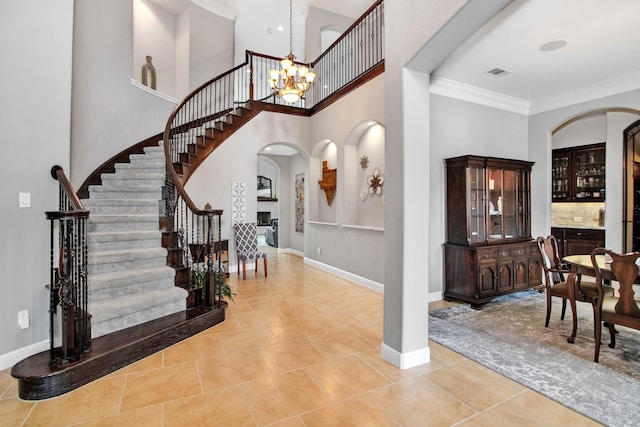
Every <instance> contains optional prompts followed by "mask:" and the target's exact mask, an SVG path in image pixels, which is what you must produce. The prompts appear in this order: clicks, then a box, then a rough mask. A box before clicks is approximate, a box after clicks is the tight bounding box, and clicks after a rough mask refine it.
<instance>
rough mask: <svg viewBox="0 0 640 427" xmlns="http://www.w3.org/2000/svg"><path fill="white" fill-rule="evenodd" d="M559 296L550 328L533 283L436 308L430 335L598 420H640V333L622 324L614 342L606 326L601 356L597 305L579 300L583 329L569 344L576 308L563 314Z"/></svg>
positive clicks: (632, 422)
mask: <svg viewBox="0 0 640 427" xmlns="http://www.w3.org/2000/svg"><path fill="white" fill-rule="evenodd" d="M553 302H554V305H553V310H552V312H551V321H550V323H549V327H548V328H545V327H544V318H545V313H546V297H545V295H544V294H542V293H539V292H537V291H534V290H529V291H523V292H518V293H514V294H509V295H505V296H501V297H498V298H495V299H494V300H493V301H492V302H491V303H489V304H487V305H485V306H484V307H483V309H482V310H473V309H471V308H470V306H469V305H467V304H460V305H457V306H454V307H450V308H444V309H440V310H435V311H432V312H431V313H430V314H429V338H430V339H432V340H433V341H435V342H437V343H439V344H442V345H443V346H445V347H447V348H450V349H451V350H454V351H455V352H457V353H460V354H462V355H464V356H466V357H468V358H470V359H472V360H474V361H476V362H478V363H480V364H482V365H484V366H486V367H488V368H489V369H492V370H494V371H496V372H498V373H500V374H502V375H504V376H506V377H508V378H511V379H512V380H514V381H516V382H518V383H520V384H522V385H524V386H526V387H529V388H531V389H533V390H535V391H537V392H538V393H540V394H543V395H545V396H547V397H549V398H551V399H553V400H555V401H557V402H559V403H561V404H563V405H565V406H567V407H569V408H571V409H573V410H574V411H576V412H579V413H581V414H583V415H585V416H587V417H589V418H591V419H593V420H595V421H597V422H599V423H602V424H604V425H608V426H638V425H640V332H639V331H635V330H631V329H627V328H622V327H620V328H618V330H619V334H617V335H616V348H613V349H611V348H609V347H608V346H607V344H608V343H609V331H608V329H606V328H604V329H603V332H602V342H603V344H602V346H601V347H600V363H594V362H593V351H594V344H593V311H592V309H591V306H590V305H589V304H584V303H578V308H577V311H578V335H577V337H576V340H575V343H574V344H569V343H567V337H568V336H569V335H571V310H570V308H569V307H567V315H566V317H565V320H564V321H561V320H560V310H561V306H562V304H561V300H560V299H557V298H554V301H553Z"/></svg>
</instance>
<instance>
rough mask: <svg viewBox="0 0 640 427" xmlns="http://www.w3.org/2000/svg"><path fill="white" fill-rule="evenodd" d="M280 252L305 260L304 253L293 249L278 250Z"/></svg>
mask: <svg viewBox="0 0 640 427" xmlns="http://www.w3.org/2000/svg"><path fill="white" fill-rule="evenodd" d="M278 252H280V253H283V254H291V255H295V256H299V257H300V258H304V252H300V251H297V250H295V249H291V248H278Z"/></svg>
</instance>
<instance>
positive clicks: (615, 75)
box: [152, 0, 640, 114]
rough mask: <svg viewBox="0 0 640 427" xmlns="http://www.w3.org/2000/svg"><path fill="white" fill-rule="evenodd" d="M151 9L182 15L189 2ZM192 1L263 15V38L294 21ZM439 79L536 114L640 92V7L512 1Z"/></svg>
mask: <svg viewBox="0 0 640 427" xmlns="http://www.w3.org/2000/svg"><path fill="white" fill-rule="evenodd" d="M152 1H154V2H156V3H158V4H160V5H161V6H163V7H165V8H166V9H167V10H171V11H172V12H174V13H178V11H179V10H181V8H184V5H186V4H187V3H188V1H189V0H152ZM192 1H193V2H194V3H196V4H200V5H205V6H206V5H209V6H211V9H215V10H218V11H227V12H228V13H230V14H233V13H236V12H235V11H238V10H244V11H247V10H256V11H258V10H259V11H260V13H256V14H255V15H256V16H253V17H245V19H248V20H250V22H249V23H245V24H244V25H245V26H244V28H250V29H251V28H256V31H258V29H259V34H266V33H265V32H264V31H263V30H264V29H263V28H262V27H263V26H265V25H267V24H266V23H272V22H275V23H280V21H284V20H286V18H287V16H286V13H285V14H284V15H285V16H283V13H282V9H283V8H284V9H285V10H286V4H287V3H288V2H287V1H286V0H272V1H271V6H270V7H268V8H266V11H265V8H264V7H258V5H261V6H264V1H265V0H192ZM415 1H418V0H415ZM373 2H374V0H293V3H294V9H296V8H297V9H298V10H306V7H307V6H308V5H312V6H315V7H318V8H322V9H325V10H329V11H332V12H334V13H338V14H341V15H345V16H348V17H351V18H354V19H355V18H357V17H358V16H360V15H361V14H362V13H363V12H364V11H365V10H366V9H367V8H368V7H369V6H371V4H373ZM252 4H254V5H255V7H252V6H251V5H252ZM269 13H272V16H268V15H269ZM285 24H286V23H285ZM269 25H271V24H269ZM295 29H296V28H295V27H294V30H295ZM297 29H298V30H299V31H302V30H303V29H302V28H300V27H297ZM252 37H253V36H252ZM261 37H262V38H264V35H262V36H261ZM294 37H295V38H296V39H297V40H299V37H300V36H294ZM560 41H565V42H566V45H564V47H561V48H560V49H557V50H547V51H542V50H540V48H541V47H542V46H543V45H544V44H546V43H549V42H558V44H559V45H560V44H562V43H560ZM254 50H255V49H254ZM284 50H286V48H284V47H282V48H279V49H278V51H284ZM258 51H261V50H260V49H258ZM265 53H269V52H265ZM493 69H501V70H505V71H506V72H505V73H502V75H501V76H498V77H496V76H493V75H491V74H489V73H488V71H489V70H493ZM432 75H433V76H434V77H436V78H435V79H434V85H433V86H434V87H436V86H437V85H438V84H440V85H443V84H446V85H448V86H449V87H452V86H453V87H456V88H457V90H459V91H461V92H464V91H465V90H467V91H469V89H472V90H475V89H481V90H483V91H489V94H490V95H495V94H499V95H502V96H503V98H505V99H509V100H510V102H512V103H515V104H518V105H520V106H521V107H522V111H526V112H527V113H529V114H531V113H535V112H539V111H545V110H548V109H552V108H557V107H561V106H563V105H568V104H573V103H577V102H582V101H586V100H589V99H594V98H598V97H602V96H606V95H609V94H613V93H620V92H624V91H628V90H632V89H637V88H640V0H513V1H512V2H511V3H510V4H509V5H508V6H506V7H505V8H504V9H503V10H502V11H501V12H500V13H498V14H497V15H496V16H495V17H494V18H493V19H491V20H490V21H489V22H488V23H487V24H486V25H485V26H484V27H482V28H481V29H480V30H479V31H477V32H476V33H475V34H474V35H473V36H471V37H470V38H469V39H468V40H467V41H466V42H465V43H464V44H463V45H462V46H460V47H459V48H458V49H457V50H456V51H455V52H454V53H453V54H452V55H451V56H450V57H449V58H447V59H446V60H445V61H444V62H443V63H442V64H441V65H440V66H439V67H438V68H436V70H435V71H433V73H432Z"/></svg>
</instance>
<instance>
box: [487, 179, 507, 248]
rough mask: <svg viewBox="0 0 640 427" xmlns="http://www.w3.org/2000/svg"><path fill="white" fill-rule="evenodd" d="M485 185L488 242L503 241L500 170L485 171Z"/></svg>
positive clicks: (501, 180)
mask: <svg viewBox="0 0 640 427" xmlns="http://www.w3.org/2000/svg"><path fill="white" fill-rule="evenodd" d="M487 183H488V184H487V185H488V186H489V188H488V191H487V195H488V197H489V201H488V205H489V220H488V222H487V225H488V230H489V236H488V237H489V240H501V239H504V231H503V223H502V221H503V215H502V214H503V210H504V209H503V208H504V206H503V202H504V200H503V197H502V196H503V194H502V191H503V185H504V184H503V176H502V170H499V169H487Z"/></svg>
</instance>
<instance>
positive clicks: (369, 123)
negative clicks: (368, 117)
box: [367, 121, 376, 126]
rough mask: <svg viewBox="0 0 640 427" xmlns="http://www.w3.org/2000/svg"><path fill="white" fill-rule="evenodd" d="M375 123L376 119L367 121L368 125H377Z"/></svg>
mask: <svg viewBox="0 0 640 427" xmlns="http://www.w3.org/2000/svg"><path fill="white" fill-rule="evenodd" d="M375 124H376V122H374V121H369V122H367V126H373V125H375Z"/></svg>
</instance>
